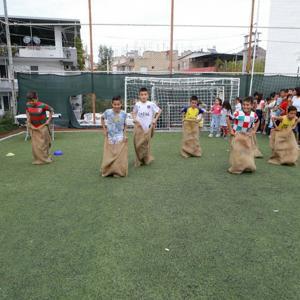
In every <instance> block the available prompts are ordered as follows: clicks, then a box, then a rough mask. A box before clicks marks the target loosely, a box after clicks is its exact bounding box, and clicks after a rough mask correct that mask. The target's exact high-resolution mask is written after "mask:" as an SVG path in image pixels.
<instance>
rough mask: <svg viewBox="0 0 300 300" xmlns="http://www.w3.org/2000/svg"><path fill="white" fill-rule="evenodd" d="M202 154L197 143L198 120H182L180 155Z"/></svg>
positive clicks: (196, 155)
mask: <svg viewBox="0 0 300 300" xmlns="http://www.w3.org/2000/svg"><path fill="white" fill-rule="evenodd" d="M201 154H202V151H201V147H200V143H199V122H198V121H192V120H185V121H183V131H182V146H181V155H182V156H183V157H185V158H188V157H192V156H194V157H200V156H201Z"/></svg>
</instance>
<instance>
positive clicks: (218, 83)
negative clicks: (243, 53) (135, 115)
mask: <svg viewBox="0 0 300 300" xmlns="http://www.w3.org/2000/svg"><path fill="white" fill-rule="evenodd" d="M141 87H146V88H147V89H148V90H149V94H150V99H149V100H151V101H154V102H156V103H157V104H158V105H159V106H160V107H161V108H162V110H163V112H162V115H161V117H160V120H159V122H158V128H159V129H165V130H176V129H179V128H181V125H182V117H181V113H180V111H181V109H182V108H183V107H184V106H186V105H188V104H189V99H190V97H191V96H193V95H196V96H197V97H198V98H199V100H200V101H201V102H202V106H203V107H204V108H206V109H210V107H211V105H212V104H213V102H214V100H215V98H216V97H219V98H221V99H222V100H228V101H230V102H233V100H234V99H235V98H236V97H238V96H239V89H240V79H239V78H213V77H192V78H187V77H186V78H158V77H126V78H125V109H126V111H127V112H130V111H131V110H132V108H133V106H134V104H135V102H136V101H137V99H138V93H139V89H140V88H141ZM209 124H210V115H209V114H205V119H204V128H208V127H209Z"/></svg>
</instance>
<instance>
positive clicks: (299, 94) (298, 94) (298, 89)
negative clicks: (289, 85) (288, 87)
mask: <svg viewBox="0 0 300 300" xmlns="http://www.w3.org/2000/svg"><path fill="white" fill-rule="evenodd" d="M295 91H296V95H297V97H300V87H296V88H295Z"/></svg>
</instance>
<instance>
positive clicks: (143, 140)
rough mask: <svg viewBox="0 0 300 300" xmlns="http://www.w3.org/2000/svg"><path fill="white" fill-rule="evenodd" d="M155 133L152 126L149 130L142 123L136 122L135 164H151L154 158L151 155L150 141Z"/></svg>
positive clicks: (134, 133)
mask: <svg viewBox="0 0 300 300" xmlns="http://www.w3.org/2000/svg"><path fill="white" fill-rule="evenodd" d="M153 135H154V128H153V126H151V127H150V128H149V130H148V131H147V132H145V131H144V129H143V128H142V126H141V124H139V123H138V122H137V123H135V125H134V129H133V144H134V149H135V154H136V160H135V166H136V167H139V166H141V165H149V164H150V163H151V162H152V161H153V160H154V158H153V156H152V155H151V149H150V142H151V138H152V137H153Z"/></svg>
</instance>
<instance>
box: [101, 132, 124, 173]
mask: <svg viewBox="0 0 300 300" xmlns="http://www.w3.org/2000/svg"><path fill="white" fill-rule="evenodd" d="M101 174H102V176H103V177H106V176H114V177H125V176H127V175H128V142H127V141H123V142H121V143H118V144H109V142H108V138H107V137H106V138H105V139H104V148H103V159H102V166H101Z"/></svg>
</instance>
